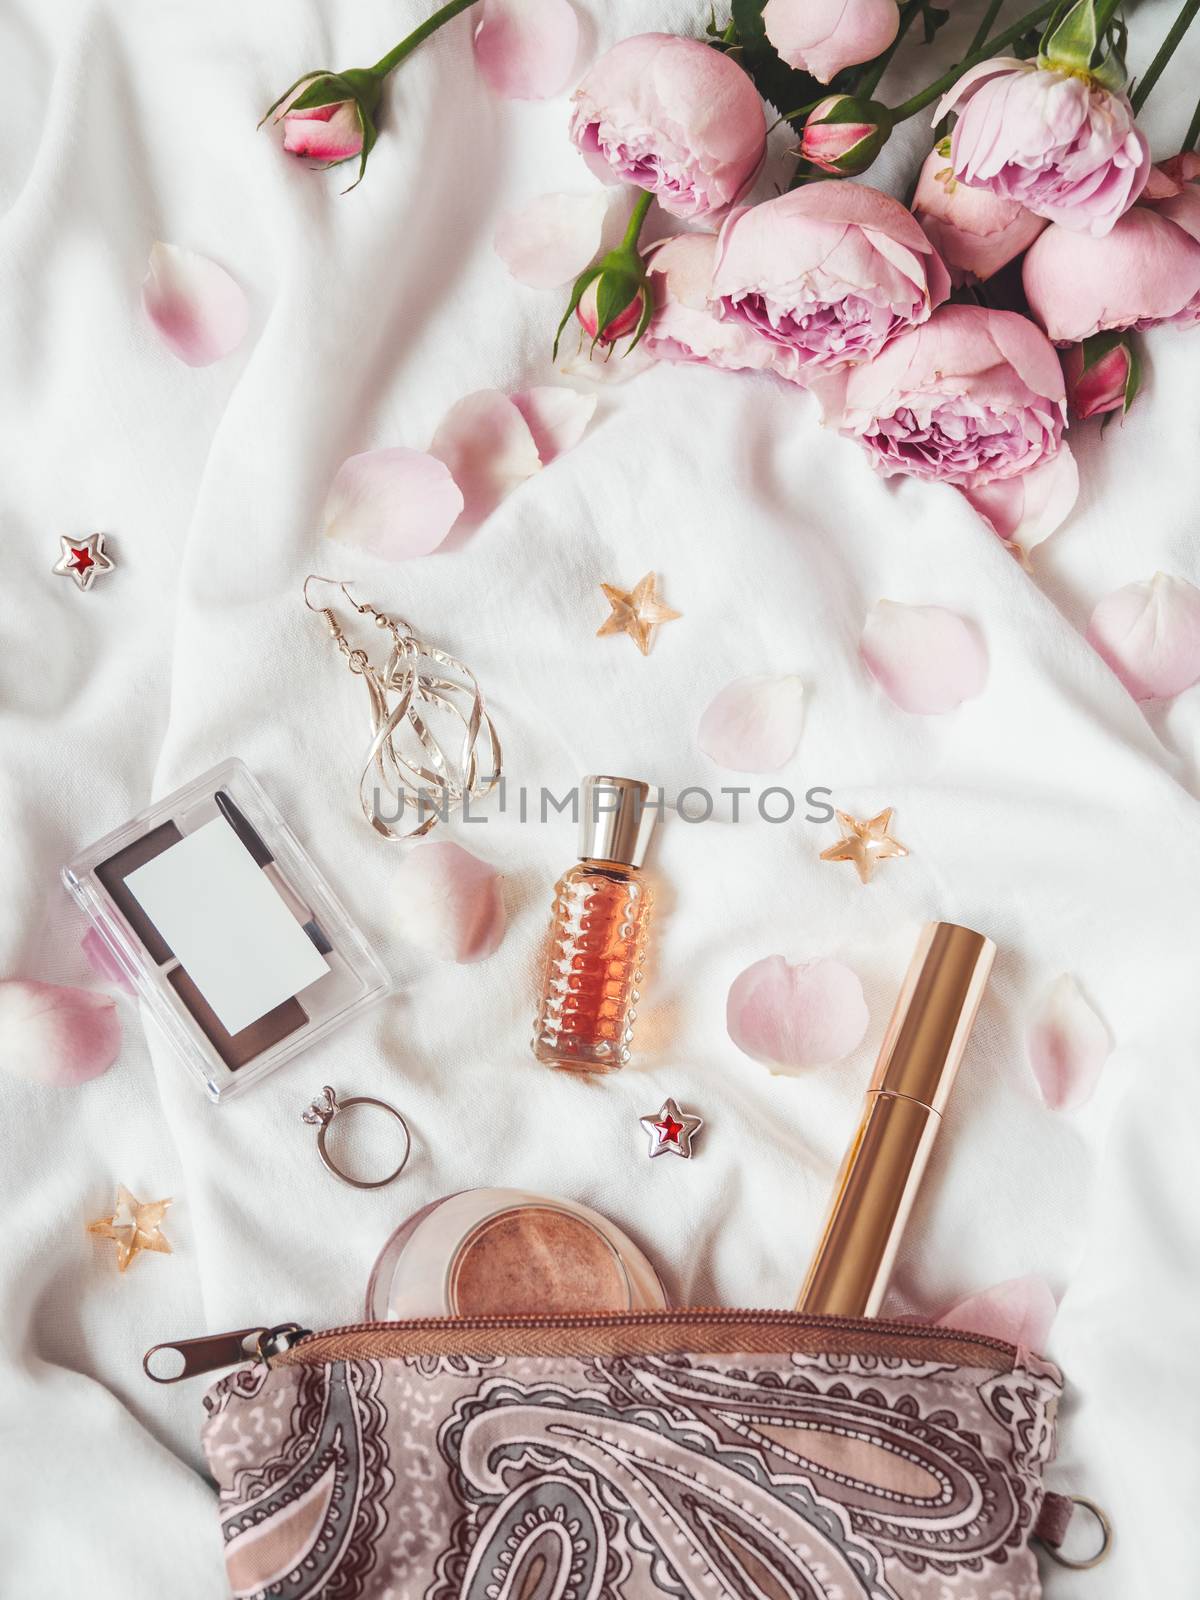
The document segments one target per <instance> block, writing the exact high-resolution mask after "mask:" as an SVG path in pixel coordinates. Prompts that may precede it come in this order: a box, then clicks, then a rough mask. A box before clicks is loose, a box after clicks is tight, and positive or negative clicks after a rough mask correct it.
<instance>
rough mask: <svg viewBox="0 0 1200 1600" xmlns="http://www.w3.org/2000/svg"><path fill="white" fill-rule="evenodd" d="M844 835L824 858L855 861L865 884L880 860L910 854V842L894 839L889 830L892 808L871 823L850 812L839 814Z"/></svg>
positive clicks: (825, 853) (882, 812) (824, 859)
mask: <svg viewBox="0 0 1200 1600" xmlns="http://www.w3.org/2000/svg"><path fill="white" fill-rule="evenodd" d="M835 815H836V816H837V820H838V826H839V827H840V828H841V830H842V837H841V838H840V839H839V840H838V842H837V843H836V844H831V845H830V846H829V849H828V850H822V851H821V860H822V861H853V863H854V870H855V871H856V872H857V873H858V875H859V877H860V878H861V879H862V881H863V882H864V883H870V881H871V874H872V872H874V870H875V867H876V864H877V863H878V862H880V861H890V860H892V859H893V858H894V857H899V856H906V855H907V854H908V847H907V845H902V844H901V843H900V841H899V839H893V838H892V836H891V834H890V833H889V832H888V829H889V828H890V827H891V825H892V808H891V806H889V807H888V808H887V810H886V811H881V812H880V813H879V815H878V816H877V817H872V818H871V819H870V821H868V822H859V820H858V818H857V817H852V816H851V815H850V814H849V812H847V811H838V812H836V813H835Z"/></svg>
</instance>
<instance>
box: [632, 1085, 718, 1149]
mask: <svg viewBox="0 0 1200 1600" xmlns="http://www.w3.org/2000/svg"><path fill="white" fill-rule="evenodd" d="M638 1121H639V1122H640V1123H641V1125H642V1127H643V1128H645V1130H646V1132H647V1134H648V1135H649V1137H650V1155H651V1157H652V1158H653V1157H654V1156H664V1155H666V1154H667V1152H668V1151H670V1152H671V1154H672V1155H677V1156H682V1157H683V1159H684V1160H685V1161H690V1160H691V1158H692V1140H693V1138H694V1137H695V1136H696V1134H698V1133H699V1132H700V1129H701V1128H702V1127H703V1126H704V1119H703V1118H702V1117H694V1116H693V1115H692V1114H691V1112H690V1111H681V1110H680V1109H679V1104H678V1102H677V1101H675V1100H672V1099H670V1098H669V1097H668V1098H667V1099H666V1100H664V1101H663V1103H662V1105H661V1106H660V1108H659V1110H658V1112H657V1113H654V1112H650V1113H648V1114H647V1115H646V1116H644V1117H639V1118H638Z"/></svg>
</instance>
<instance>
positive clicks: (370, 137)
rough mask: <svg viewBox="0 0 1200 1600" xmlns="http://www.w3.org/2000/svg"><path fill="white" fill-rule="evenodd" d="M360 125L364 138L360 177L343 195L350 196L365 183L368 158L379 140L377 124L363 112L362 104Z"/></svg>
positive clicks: (360, 158)
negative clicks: (353, 190) (351, 191)
mask: <svg viewBox="0 0 1200 1600" xmlns="http://www.w3.org/2000/svg"><path fill="white" fill-rule="evenodd" d="M358 123H359V126H360V127H361V128H362V136H363V142H362V150H361V151H360V153H359V158H358V177H357V178H355V180H354V182H353V183H352V184H350V185H349V186H348V187H347V188H345V189H343V190H342V193H343V194H349V193H350V190H351V189H357V188H358V186H359V184H360V183H361V182H362V181H363V178H364V177H365V175H366V171H367V157H368V156H369V155H370V154H371V151H372V150H374V148H375V140H376V139H377V138H378V134H377V133H376V131H375V124H374V123H373V122H372V121H371V118H370V117H369V116H368V115H367V113H366V112H365V111H364V110H363V107H362V105H361V104H360V105H359V107H358Z"/></svg>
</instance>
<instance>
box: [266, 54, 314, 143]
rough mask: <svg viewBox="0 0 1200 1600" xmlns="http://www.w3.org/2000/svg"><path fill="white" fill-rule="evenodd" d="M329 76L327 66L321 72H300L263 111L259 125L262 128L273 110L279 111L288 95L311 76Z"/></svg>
mask: <svg viewBox="0 0 1200 1600" xmlns="http://www.w3.org/2000/svg"><path fill="white" fill-rule="evenodd" d="M329 76H331V74H330V73H329V72H328V70H327V69H326V68H325V67H322V68H321V70H320V72H302V73H301V74H300V76H299V77H298V78H297V79H296V81H295V83H289V84H288V86H287V88H286V89H285V90H284V91H283V93H282V94H281V95H280V96H279V99H278V100H272V102H271V104H270V105H269V106H268V107H267V109H266V110H265V111H264V112H263V114H262V117H261V119H260V120H259V123H258V126H259V127H260V128H261V127H262V125H263V123H264V122H265V121H266V120H267V118H268V117H269V116H270V115H271V113H272V111H277V110H278V109H279V107H280V106H281V105H282V104H283V102H284V101H285V100H286V99H287V97H288V95H290V94H293V93H294V92H295V91H296V90H297V89H298V88H299V87H300V85H301V84H302V83H307V82H308V80H309V79H310V78H326V77H329Z"/></svg>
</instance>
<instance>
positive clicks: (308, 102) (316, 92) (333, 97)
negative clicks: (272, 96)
mask: <svg viewBox="0 0 1200 1600" xmlns="http://www.w3.org/2000/svg"><path fill="white" fill-rule="evenodd" d="M357 98H358V96H357V95H356V94H355V92H354V87H353V85H352V84H351V83H349V82H348V81H347V80H346V79H345V78H344V77H343V76H342V74H341V73H340V72H325V73H322V75H321V76H320V77H319V78H314V79H313V81H312V83H310V84H309V86H308V88H307V89H305V91H304V93H303V94H300V95H297V96H296V98H295V99H294V100H293V101H292V103H291V105H290V106H289V107H288V110H289V111H312V110H313V109H315V108H316V107H317V106H335V105H337V104H338V102H339V101H342V100H357Z"/></svg>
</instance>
